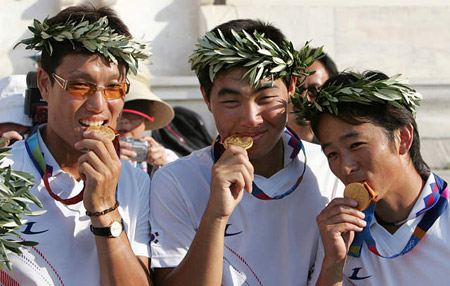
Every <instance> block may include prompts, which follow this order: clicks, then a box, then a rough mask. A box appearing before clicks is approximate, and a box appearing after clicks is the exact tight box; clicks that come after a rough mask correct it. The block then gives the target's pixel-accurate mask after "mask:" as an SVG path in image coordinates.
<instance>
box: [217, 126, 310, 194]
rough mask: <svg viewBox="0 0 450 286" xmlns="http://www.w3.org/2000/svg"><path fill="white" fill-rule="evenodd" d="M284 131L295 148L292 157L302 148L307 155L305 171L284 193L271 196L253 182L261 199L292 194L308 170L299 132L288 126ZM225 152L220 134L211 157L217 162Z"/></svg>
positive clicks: (290, 144) (254, 189)
mask: <svg viewBox="0 0 450 286" xmlns="http://www.w3.org/2000/svg"><path fill="white" fill-rule="evenodd" d="M284 132H285V133H286V134H288V135H289V136H290V138H289V142H288V145H289V146H291V147H292V148H293V150H292V153H291V155H290V158H291V159H294V158H295V157H296V156H297V155H298V153H299V152H300V150H301V151H302V152H303V155H304V156H305V162H304V165H303V171H302V173H301V175H300V177H299V178H298V179H297V181H296V182H295V184H294V185H293V186H292V187H291V188H289V189H288V190H287V191H286V192H284V193H282V194H280V195H277V196H274V197H270V196H269V195H267V194H266V193H264V191H263V190H261V189H260V188H259V187H258V186H257V185H256V184H255V182H252V186H253V191H252V195H253V196H255V197H256V198H257V199H260V200H279V199H282V198H284V197H286V196H287V195H289V194H291V193H292V192H293V191H295V190H296V189H297V187H298V185H300V183H301V182H302V180H303V176H304V175H305V171H306V153H305V147H304V146H303V144H302V141H301V140H300V138H298V136H297V134H295V132H294V131H292V130H291V129H289V128H288V127H287V128H286V129H285V130H284ZM223 152H225V148H224V147H223V145H222V143H220V135H219V136H217V137H216V139H215V140H214V142H213V143H212V145H211V157H212V159H213V161H214V163H215V162H217V160H219V158H220V156H222V154H223Z"/></svg>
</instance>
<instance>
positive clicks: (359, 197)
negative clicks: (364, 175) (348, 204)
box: [344, 183, 372, 211]
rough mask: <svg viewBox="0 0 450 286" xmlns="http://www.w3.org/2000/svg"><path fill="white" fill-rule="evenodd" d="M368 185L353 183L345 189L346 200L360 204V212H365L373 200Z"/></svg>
mask: <svg viewBox="0 0 450 286" xmlns="http://www.w3.org/2000/svg"><path fill="white" fill-rule="evenodd" d="M365 185H366V184H364V185H363V184H361V183H351V184H348V185H347V186H346V187H345V190H344V198H348V199H352V200H355V201H357V202H358V210H360V211H363V210H365V209H366V208H367V207H368V206H369V204H370V200H371V199H372V197H371V194H370V193H369V191H368V190H367V189H366V187H365Z"/></svg>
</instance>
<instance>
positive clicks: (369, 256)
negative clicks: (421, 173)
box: [313, 175, 450, 286]
mask: <svg viewBox="0 0 450 286" xmlns="http://www.w3.org/2000/svg"><path fill="white" fill-rule="evenodd" d="M434 183H435V179H434V176H433V175H430V176H429V178H428V180H427V182H426V184H425V186H424V188H423V190H422V192H421V194H420V196H419V198H418V199H417V201H416V204H415V205H414V207H413V209H412V210H411V212H410V214H409V220H408V221H407V222H406V223H405V224H403V225H402V226H401V227H400V228H399V229H398V230H397V231H396V232H395V233H393V234H391V233H390V232H388V231H387V230H386V229H385V228H383V227H382V226H381V225H379V224H378V223H377V221H376V218H375V217H374V219H373V220H372V222H371V224H370V233H371V234H372V237H373V238H374V240H375V242H376V246H377V249H378V251H379V253H380V254H381V255H383V256H392V255H395V254H397V253H400V252H401V251H402V250H403V248H404V247H405V245H406V244H407V242H408V241H409V239H410V237H411V234H412V233H413V232H414V229H415V227H416V226H417V224H418V223H419V222H420V220H421V219H422V217H423V215H421V216H419V217H417V218H416V213H417V212H418V211H419V210H421V209H423V208H424V207H425V201H424V198H425V197H426V196H427V195H429V194H430V193H431V191H432V189H431V187H430V186H431V185H432V184H434ZM323 257H324V250H323V247H322V246H321V247H320V250H319V253H318V257H317V259H318V265H319V266H318V268H320V265H321V261H322V260H323ZM449 259H450V211H449V207H448V206H447V209H446V210H445V211H444V213H443V214H442V215H441V216H440V217H439V218H438V219H437V220H436V221H435V222H434V224H433V225H432V226H431V228H430V229H429V230H428V231H427V233H426V234H425V236H424V237H423V239H422V240H421V241H420V242H419V243H418V244H417V245H416V246H415V247H414V248H413V249H412V250H411V251H410V252H408V253H406V254H405V255H402V256H398V257H396V258H393V259H388V258H382V257H380V256H378V255H376V254H374V253H372V252H371V251H370V250H369V249H368V248H367V245H366V243H364V244H363V246H362V249H361V256H360V257H359V258H358V257H352V256H347V261H346V264H345V268H344V278H343V285H369V286H370V285H373V286H379V285H405V286H406V285H408V286H410V285H427V286H431V285H448V284H449V278H448V277H449V273H450V263H449ZM319 272H320V269H317V272H315V273H314V275H313V276H314V278H313V280H315V279H316V277H317V276H318V274H319Z"/></svg>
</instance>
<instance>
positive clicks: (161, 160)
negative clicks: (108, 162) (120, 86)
mask: <svg viewBox="0 0 450 286" xmlns="http://www.w3.org/2000/svg"><path fill="white" fill-rule="evenodd" d="M128 79H129V80H130V91H129V93H128V94H127V96H126V97H125V105H124V108H123V111H122V116H121V118H120V120H119V125H118V128H117V130H118V132H119V133H120V137H121V142H120V147H121V149H120V158H121V159H124V160H131V163H132V164H133V165H135V166H136V167H137V166H139V167H140V168H141V169H142V170H144V171H146V172H148V173H149V174H150V173H151V172H152V170H153V171H154V170H156V169H157V168H159V167H161V166H163V165H165V164H167V163H169V162H171V161H174V160H176V159H177V158H178V156H177V155H176V154H175V152H173V151H171V150H169V149H166V148H164V147H163V146H162V145H161V144H159V143H158V142H157V141H156V140H155V139H154V138H152V137H151V136H150V135H151V130H155V129H159V128H162V127H164V126H166V125H167V124H169V122H170V121H172V119H173V117H174V111H173V109H172V107H171V106H170V105H169V104H168V103H166V102H164V101H163V100H161V99H160V98H159V97H158V96H156V95H155V94H154V93H153V92H151V90H150V82H149V79H148V77H146V76H145V75H144V74H143V73H140V74H138V75H137V76H133V75H130V76H129V77H128ZM125 138H126V139H128V140H127V141H124V140H125ZM130 139H131V140H130ZM133 139H134V140H133ZM133 147H134V148H133ZM148 165H150V166H148Z"/></svg>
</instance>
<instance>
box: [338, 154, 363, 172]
mask: <svg viewBox="0 0 450 286" xmlns="http://www.w3.org/2000/svg"><path fill="white" fill-rule="evenodd" d="M358 166H359V165H358V162H357V161H356V160H354V158H353V156H351V155H348V154H347V155H345V154H344V155H342V156H341V162H340V169H341V173H342V174H343V175H350V174H352V173H353V172H355V171H357V170H358Z"/></svg>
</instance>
